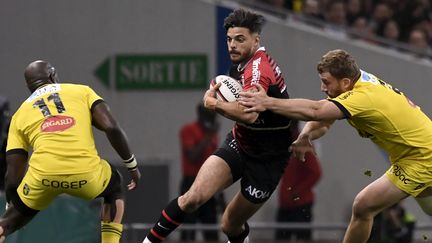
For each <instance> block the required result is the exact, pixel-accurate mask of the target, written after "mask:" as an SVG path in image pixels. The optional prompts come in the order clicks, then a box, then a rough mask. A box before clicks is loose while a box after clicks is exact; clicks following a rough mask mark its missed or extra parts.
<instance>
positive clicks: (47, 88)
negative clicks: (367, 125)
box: [26, 84, 61, 102]
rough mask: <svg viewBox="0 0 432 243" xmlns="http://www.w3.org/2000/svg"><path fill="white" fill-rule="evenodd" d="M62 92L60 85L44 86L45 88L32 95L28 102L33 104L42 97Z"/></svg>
mask: <svg viewBox="0 0 432 243" xmlns="http://www.w3.org/2000/svg"><path fill="white" fill-rule="evenodd" d="M60 90H61V87H60V84H49V85H46V86H43V87H41V88H38V89H37V90H35V91H34V92H33V93H32V94H31V95H30V97H28V99H27V100H26V102H32V101H33V100H34V99H36V98H39V97H40V96H42V95H46V94H52V93H56V92H59V91H60Z"/></svg>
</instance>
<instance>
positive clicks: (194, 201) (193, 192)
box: [178, 155, 232, 213]
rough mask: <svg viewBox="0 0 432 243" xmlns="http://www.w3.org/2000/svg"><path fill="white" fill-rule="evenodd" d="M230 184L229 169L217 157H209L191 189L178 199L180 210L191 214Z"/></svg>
mask: <svg viewBox="0 0 432 243" xmlns="http://www.w3.org/2000/svg"><path fill="white" fill-rule="evenodd" d="M231 184H232V176H231V169H230V168H229V166H228V164H227V163H226V162H225V161H224V160H223V159H221V158H219V157H218V156H214V155H212V156H210V157H209V158H208V159H207V160H206V162H204V164H203V165H202V167H201V169H200V170H199V172H198V175H197V177H196V179H195V181H194V183H193V184H192V186H191V188H190V189H189V190H188V191H187V192H186V193H185V194H183V195H182V196H180V197H179V198H178V205H179V206H180V208H181V209H182V210H183V211H185V212H187V213H191V212H194V211H195V210H197V209H198V208H199V207H200V206H201V205H203V204H204V203H205V202H207V201H208V200H209V199H210V198H211V197H213V195H215V194H216V193H217V192H219V191H221V190H222V189H224V188H226V187H228V186H229V185H231Z"/></svg>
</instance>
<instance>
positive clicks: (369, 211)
mask: <svg viewBox="0 0 432 243" xmlns="http://www.w3.org/2000/svg"><path fill="white" fill-rule="evenodd" d="M352 214H353V216H354V217H356V218H370V217H373V216H374V214H375V212H374V210H373V207H372V206H371V205H370V203H369V200H367V198H366V197H365V196H364V195H362V194H358V195H357V196H356V197H355V199H354V203H353V205H352Z"/></svg>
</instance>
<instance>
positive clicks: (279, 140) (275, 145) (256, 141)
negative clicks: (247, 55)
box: [233, 47, 292, 157]
mask: <svg viewBox="0 0 432 243" xmlns="http://www.w3.org/2000/svg"><path fill="white" fill-rule="evenodd" d="M236 71H237V73H236V74H233V76H237V78H238V79H239V80H240V82H241V84H242V86H243V90H248V89H250V88H253V87H254V86H253V83H259V84H260V85H261V86H262V87H263V88H264V89H265V90H266V91H267V95H268V96H271V97H275V98H282V99H288V98H289V95H288V92H287V86H286V84H285V81H284V78H283V76H282V72H281V70H280V68H279V66H278V65H277V63H276V62H275V61H274V60H273V59H272V58H271V57H270V56H269V55H268V54H267V52H266V51H265V49H264V47H261V48H259V49H258V50H257V52H256V53H255V54H254V56H253V57H252V58H251V59H250V60H249V61H248V62H247V63H246V64H245V65H244V66H240V65H239V66H238V67H237V69H236ZM234 78H235V77H234ZM290 121H291V120H290V119H288V118H286V117H284V116H282V115H278V114H275V113H273V112H271V111H264V112H261V113H260V114H259V116H258V119H257V120H256V121H255V123H253V124H242V123H238V122H237V123H236V124H235V126H234V129H233V135H234V137H235V138H236V139H237V141H238V143H239V145H240V147H241V148H242V150H243V151H244V152H245V153H247V154H249V155H251V156H254V157H256V156H258V157H261V156H280V155H282V154H287V153H288V147H289V146H290V145H291V143H292V139H291V136H290V129H289V126H290Z"/></svg>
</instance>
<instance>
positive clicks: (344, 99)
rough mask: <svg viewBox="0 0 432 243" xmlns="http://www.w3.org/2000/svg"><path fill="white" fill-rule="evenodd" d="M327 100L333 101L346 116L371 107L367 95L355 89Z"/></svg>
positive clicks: (357, 113) (355, 114) (354, 114)
mask: <svg viewBox="0 0 432 243" xmlns="http://www.w3.org/2000/svg"><path fill="white" fill-rule="evenodd" d="M329 101H331V102H333V103H335V104H336V105H337V106H338V107H339V109H341V110H342V112H343V113H344V114H345V116H346V117H347V118H348V117H352V116H357V115H359V114H360V113H362V112H364V111H367V110H369V109H370V107H371V100H370V98H369V95H367V94H366V93H365V92H358V91H355V90H350V91H347V92H345V93H342V94H340V95H339V96H338V97H336V98H333V99H329Z"/></svg>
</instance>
